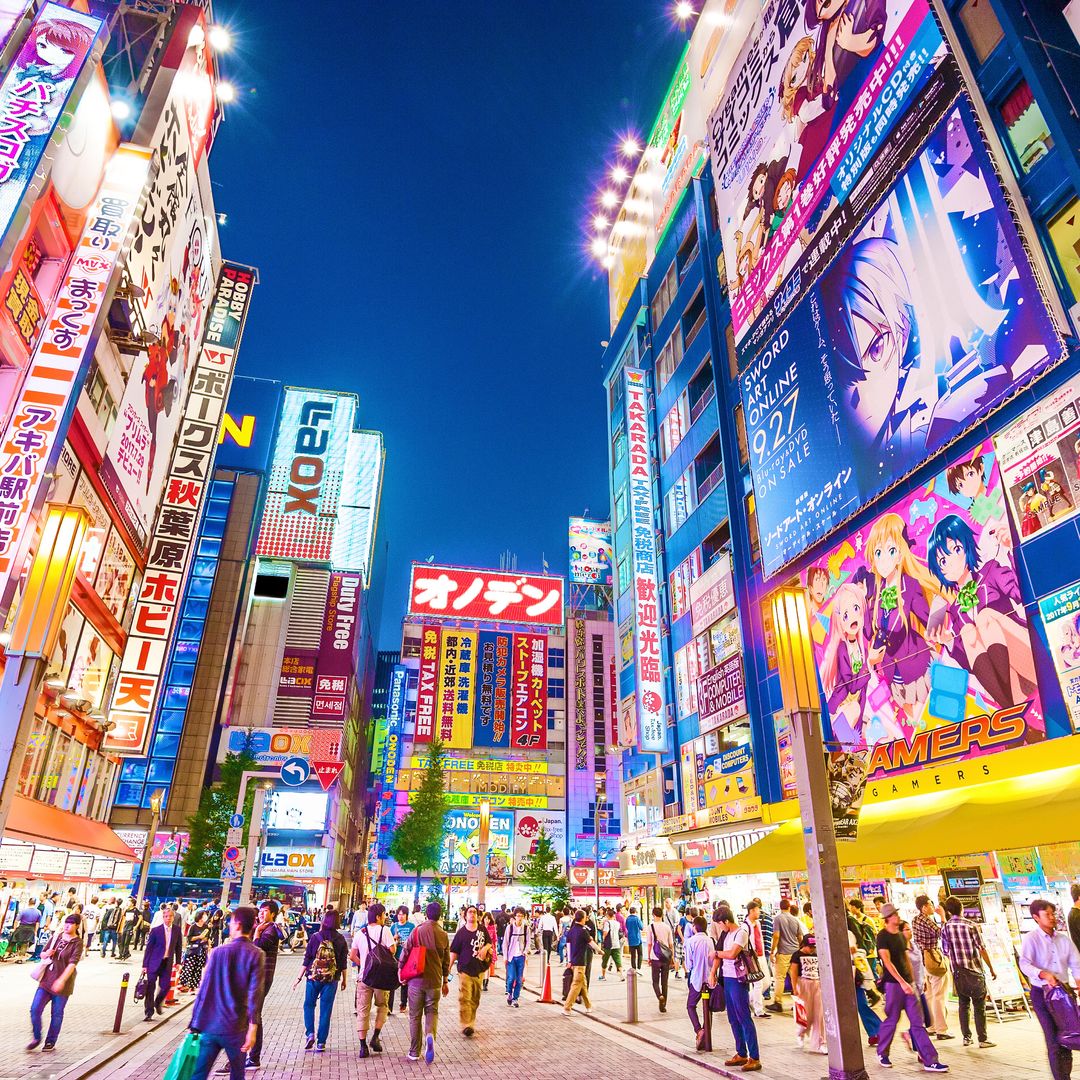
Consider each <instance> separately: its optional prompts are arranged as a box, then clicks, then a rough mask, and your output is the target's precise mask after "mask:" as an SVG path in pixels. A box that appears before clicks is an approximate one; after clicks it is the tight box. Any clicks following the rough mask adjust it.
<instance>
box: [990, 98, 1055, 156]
mask: <svg viewBox="0 0 1080 1080" xmlns="http://www.w3.org/2000/svg"><path fill="white" fill-rule="evenodd" d="M999 112H1000V113H1001V119H1002V120H1003V121H1004V123H1005V131H1006V133H1007V134H1008V136H1009V143H1010V144H1011V145H1012V149H1013V153H1014V154H1015V155H1016V161H1017V163H1018V165H1019V166H1020V171H1021V172H1024V173H1026V172H1030V171H1031V169H1032V167H1033V166H1034V165H1035V163H1036V162H1038V161H1040V160H1041V159H1042V158H1044V157H1045V156H1046V155H1047V154H1048V153H1049V152H1050V150H1051V149H1052V148H1053V145H1054V140H1053V137H1052V136H1051V135H1050V129H1049V128H1048V127H1047V125H1046V118H1045V117H1044V116H1043V114H1042V109H1040V108H1039V105H1038V103H1037V102H1036V101H1035V98H1034V96H1033V95H1032V93H1031V87H1030V86H1028V84H1027V80H1026V79H1021V80H1020V82H1019V83H1018V84H1017V85H1016V86H1015V87H1014V88H1013V90H1012V92H1011V93H1010V94H1009V95H1008V97H1006V98H1005V100H1004V101H1003V102H1002V103H1001V106H1000V108H999Z"/></svg>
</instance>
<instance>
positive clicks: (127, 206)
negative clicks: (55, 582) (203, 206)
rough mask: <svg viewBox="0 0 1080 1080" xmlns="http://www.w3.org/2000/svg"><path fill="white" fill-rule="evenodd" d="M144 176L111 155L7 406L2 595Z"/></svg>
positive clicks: (16, 567)
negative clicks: (42, 328)
mask: <svg viewBox="0 0 1080 1080" xmlns="http://www.w3.org/2000/svg"><path fill="white" fill-rule="evenodd" d="M49 6H50V7H52V6H54V5H49ZM64 10H65V11H66V10H67V9H66V8H65V9H64ZM149 171H150V154H149V152H148V151H146V150H143V149H141V148H140V147H135V146H127V145H125V146H122V147H120V149H119V150H117V152H116V153H115V154H114V155H113V158H112V161H110V162H109V168H108V170H107V171H106V173H105V179H104V180H103V181H102V184H101V189H100V191H99V192H98V196H97V198H96V199H95V201H94V205H93V207H92V208H91V210H90V213H89V215H88V217H87V221H86V228H85V229H84V230H83V234H82V236H81V237H80V238H79V244H78V246H77V247H76V248H75V252H74V254H73V255H72V257H71V262H70V263H69V264H68V270H67V274H66V275H65V276H64V280H63V284H62V285H61V286H60V291H59V292H58V293H57V295H56V302H55V304H54V305H53V312H52V315H51V316H50V318H49V321H48V324H47V326H46V327H45V332H44V333H43V334H42V335H41V337H40V338H39V339H38V343H37V347H36V348H35V350H34V352H33V354H32V355H31V357H30V363H29V365H28V368H27V376H26V379H25V381H24V383H23V387H22V390H21V391H20V393H19V397H18V398H17V399H16V401H15V404H14V407H13V408H12V412H11V420H10V421H9V422H8V426H7V428H6V430H5V431H4V437H3V442H2V443H0V597H2V596H3V595H4V593H5V591H6V588H7V584H8V582H9V580H10V579H11V577H12V575H13V574H14V575H16V576H17V575H18V574H19V573H20V572H21V571H22V562H21V559H22V557H23V556H24V555H25V545H26V543H27V541H28V537H27V535H26V526H27V523H28V522H32V518H31V514H32V513H33V510H34V504H35V502H36V501H37V496H38V489H39V488H40V486H41V480H42V475H43V473H44V471H45V466H46V463H47V462H48V461H49V459H50V457H51V456H52V453H53V450H54V448H55V445H56V434H57V430H58V429H59V427H60V424H61V421H62V420H63V418H64V416H65V414H66V412H67V408H68V403H69V401H70V399H71V391H72V389H73V388H74V385H75V378H76V376H77V374H78V373H79V371H80V370H81V369H82V366H83V362H84V361H85V359H86V353H87V349H88V348H89V345H90V341H91V339H92V337H93V335H94V330H95V328H96V326H97V323H98V319H99V317H101V316H102V302H103V301H104V299H105V293H106V291H107V290H108V286H109V281H110V279H111V278H112V274H113V270H114V269H115V268H116V261H117V258H118V257H119V255H120V252H121V250H122V249H123V247H124V244H125V243H126V242H127V235H128V230H129V229H130V227H131V222H132V219H133V218H134V216H135V208H136V204H137V203H138V201H139V196H140V194H141V193H142V189H143V186H144V185H145V183H146V177H147V175H148V173H149Z"/></svg>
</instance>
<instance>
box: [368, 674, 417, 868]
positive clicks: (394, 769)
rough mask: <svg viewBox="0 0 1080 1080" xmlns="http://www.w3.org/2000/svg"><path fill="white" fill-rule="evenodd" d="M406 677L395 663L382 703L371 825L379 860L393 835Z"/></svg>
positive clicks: (387, 849) (385, 853) (403, 722)
mask: <svg viewBox="0 0 1080 1080" xmlns="http://www.w3.org/2000/svg"><path fill="white" fill-rule="evenodd" d="M408 674H409V673H408V669H407V668H405V666H404V665H402V664H395V665H394V666H393V668H392V669H391V671H390V692H389V694H388V696H387V704H386V743H385V749H384V757H383V761H382V763H381V764H382V772H381V774H380V776H379V807H378V810H377V811H376V822H375V828H376V845H377V851H378V856H379V858H380V859H385V858H386V857H387V856H388V855H389V854H390V839H391V837H392V836H393V833H394V810H395V806H396V805H397V782H398V768H399V767H400V765H401V746H402V742H403V741H404V737H405V731H404V728H405V689H406V684H407V682H408Z"/></svg>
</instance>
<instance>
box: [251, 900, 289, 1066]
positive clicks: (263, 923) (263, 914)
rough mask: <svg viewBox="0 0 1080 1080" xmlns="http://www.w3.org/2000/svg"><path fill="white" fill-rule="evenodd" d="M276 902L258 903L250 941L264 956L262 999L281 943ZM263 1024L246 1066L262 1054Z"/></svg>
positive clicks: (272, 979)
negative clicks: (257, 916)
mask: <svg viewBox="0 0 1080 1080" xmlns="http://www.w3.org/2000/svg"><path fill="white" fill-rule="evenodd" d="M278 910H279V908H278V904H277V901H276V900H264V901H263V902H262V903H261V904H260V905H259V924H258V925H257V926H256V927H255V935H254V937H253V938H252V941H253V942H254V943H255V945H257V946H258V947H259V948H260V949H262V951H263V954H264V955H265V956H266V968H265V970H264V971H263V1001H264V1002H265V1001H266V998H267V996H268V995H269V993H270V987H271V986H273V985H274V972H275V971H277V958H278V948H279V947H280V945H281V938H282V933H281V928H280V927H279V926H278V924H277V921H276V920H277V916H278ZM262 1040H263V1026H262V1021H261V1020H260V1021H259V1030H258V1031H257V1032H256V1034H255V1045H254V1046H253V1047H252V1048H251V1052H250V1053H249V1054H248V1059H247V1067H248V1068H249V1069H252V1068H257V1067H258V1065H259V1060H260V1058H261V1056H262Z"/></svg>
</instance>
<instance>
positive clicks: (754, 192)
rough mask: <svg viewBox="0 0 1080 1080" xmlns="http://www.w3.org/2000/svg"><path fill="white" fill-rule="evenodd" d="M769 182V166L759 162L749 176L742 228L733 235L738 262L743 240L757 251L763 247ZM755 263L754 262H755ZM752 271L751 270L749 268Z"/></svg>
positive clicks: (740, 256) (740, 259) (740, 260)
mask: <svg viewBox="0 0 1080 1080" xmlns="http://www.w3.org/2000/svg"><path fill="white" fill-rule="evenodd" d="M768 181H769V166H768V165H766V164H765V162H763V161H762V162H759V163H758V164H757V165H755V166H754V171H753V173H752V174H751V175H750V186H749V188H748V190H747V192H746V208H745V209H744V210H743V216H742V228H741V229H740V230H739V231H738V232H737V233H736V234H735V250H736V252H738V261H739V263H741V262H742V250H743V238H745V241H746V243H747V244H748V245H749V244H752V245H753V246H754V247H755V248H757V250H758V251H760V250H761V248H762V247H764V245H765V234H766V230H767V225H766V219H767V211H766V205H767V202H766V188H767V186H768ZM755 261H756V260H755ZM751 269H752V268H751Z"/></svg>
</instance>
